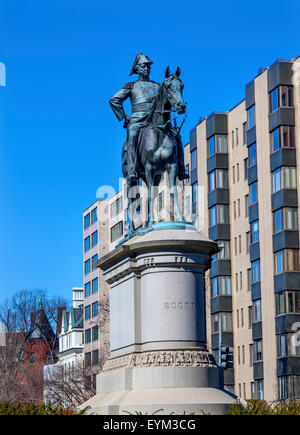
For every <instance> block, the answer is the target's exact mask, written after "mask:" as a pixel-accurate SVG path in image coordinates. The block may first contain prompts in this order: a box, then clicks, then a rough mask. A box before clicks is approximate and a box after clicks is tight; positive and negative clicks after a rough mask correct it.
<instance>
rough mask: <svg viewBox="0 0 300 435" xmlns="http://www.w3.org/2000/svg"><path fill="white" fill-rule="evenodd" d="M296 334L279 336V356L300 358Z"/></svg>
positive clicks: (299, 347)
mask: <svg viewBox="0 0 300 435" xmlns="http://www.w3.org/2000/svg"><path fill="white" fill-rule="evenodd" d="M297 339H298V337H297V334H295V333H286V334H280V335H277V356H278V357H283V356H299V355H300V346H299V343H298V341H297Z"/></svg>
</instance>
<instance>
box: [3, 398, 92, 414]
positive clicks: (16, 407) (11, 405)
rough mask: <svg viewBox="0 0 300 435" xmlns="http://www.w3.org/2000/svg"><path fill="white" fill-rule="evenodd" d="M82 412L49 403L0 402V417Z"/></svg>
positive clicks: (84, 411)
mask: <svg viewBox="0 0 300 435" xmlns="http://www.w3.org/2000/svg"><path fill="white" fill-rule="evenodd" d="M85 413H86V409H84V410H80V411H79V410H76V409H74V408H71V407H65V406H62V405H58V406H54V405H51V404H50V403H47V404H45V403H37V402H13V401H7V402H1V403H0V415H83V414H85Z"/></svg>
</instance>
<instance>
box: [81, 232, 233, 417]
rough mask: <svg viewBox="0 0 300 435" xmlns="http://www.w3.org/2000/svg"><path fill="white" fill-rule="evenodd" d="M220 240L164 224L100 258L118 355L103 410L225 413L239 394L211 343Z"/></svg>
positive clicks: (102, 397)
mask: <svg viewBox="0 0 300 435" xmlns="http://www.w3.org/2000/svg"><path fill="white" fill-rule="evenodd" d="M217 251H218V245H217V243H215V242H213V241H211V240H209V239H208V238H206V237H205V236H203V235H202V234H201V233H199V232H198V231H196V229H195V228H194V227H193V226H192V225H186V226H185V229H171V228H166V229H158V230H153V231H150V232H148V233H146V234H144V235H138V236H136V237H134V238H132V239H130V240H128V241H126V242H125V243H123V244H121V245H120V246H118V247H117V248H116V249H114V250H113V251H112V252H111V253H109V254H108V255H106V256H105V257H103V258H102V259H100V260H99V261H98V263H97V265H98V266H99V267H100V268H101V269H102V270H103V274H104V278H105V280H106V281H107V282H108V283H109V285H110V358H109V359H108V360H107V361H106V363H105V365H104V368H103V371H102V372H101V373H100V374H99V375H97V394H96V395H95V396H94V397H93V398H92V399H90V400H89V401H88V402H86V403H85V404H84V405H83V406H88V405H89V406H90V407H91V408H90V411H91V412H93V413H97V414H108V415H109V414H124V413H125V412H131V413H134V412H136V411H137V412H142V413H148V414H151V413H153V412H156V411H158V410H159V409H161V411H160V413H161V414H170V413H174V414H183V413H192V412H193V413H195V414H201V413H202V411H203V412H209V413H211V414H222V413H225V411H226V409H227V408H228V406H229V405H231V404H232V403H233V402H234V400H235V398H234V397H233V396H232V395H230V394H229V393H228V392H226V391H224V389H223V385H222V380H221V378H222V376H220V369H219V367H218V366H217V365H216V363H215V360H214V357H213V356H212V355H211V354H210V353H209V352H208V350H207V346H206V309H205V307H206V302H205V301H206V299H205V275H204V273H205V271H206V270H207V269H208V268H209V267H210V261H211V255H212V254H214V253H215V252H217Z"/></svg>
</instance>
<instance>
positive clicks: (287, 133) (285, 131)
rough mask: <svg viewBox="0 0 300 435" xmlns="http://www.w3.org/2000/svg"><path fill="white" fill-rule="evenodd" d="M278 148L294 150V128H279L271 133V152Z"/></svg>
mask: <svg viewBox="0 0 300 435" xmlns="http://www.w3.org/2000/svg"><path fill="white" fill-rule="evenodd" d="M279 148H295V128H294V127H290V126H281V127H278V128H276V129H275V130H273V131H272V132H271V152H275V151H277V150H278V149H279Z"/></svg>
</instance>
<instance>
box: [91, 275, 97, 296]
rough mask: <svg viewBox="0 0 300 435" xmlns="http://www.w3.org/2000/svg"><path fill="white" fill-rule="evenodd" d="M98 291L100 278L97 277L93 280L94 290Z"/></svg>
mask: <svg viewBox="0 0 300 435" xmlns="http://www.w3.org/2000/svg"><path fill="white" fill-rule="evenodd" d="M97 291H98V278H95V279H93V281H92V292H93V293H97Z"/></svg>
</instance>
